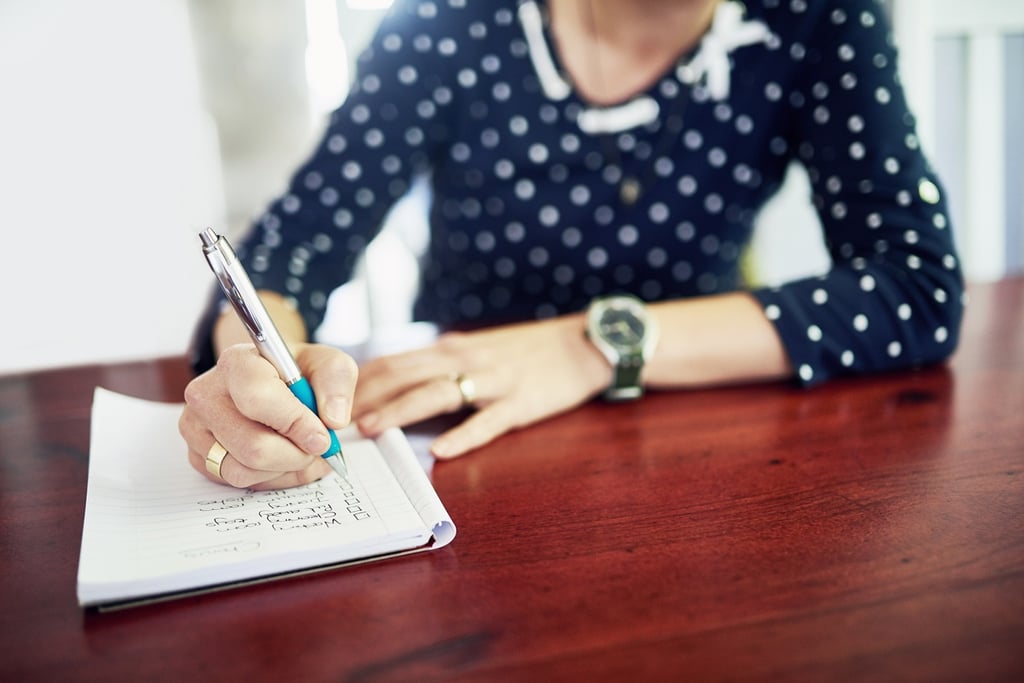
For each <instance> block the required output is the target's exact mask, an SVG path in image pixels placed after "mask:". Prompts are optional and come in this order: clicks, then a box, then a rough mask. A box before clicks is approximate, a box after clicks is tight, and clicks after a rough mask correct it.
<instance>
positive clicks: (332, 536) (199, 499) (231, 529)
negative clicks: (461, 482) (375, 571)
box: [78, 388, 455, 607]
mask: <svg viewBox="0 0 1024 683" xmlns="http://www.w3.org/2000/svg"><path fill="white" fill-rule="evenodd" d="M181 409H182V406H181V405H180V404H174V403H158V402H153V401H145V400H142V399H138V398H133V397H129V396H124V395H121V394H117V393H114V392H111V391H108V390H106V389H103V388H97V389H96V391H95V394H94V397H93V406H92V436H91V439H90V446H89V451H90V452H89V480H88V491H87V494H86V502H85V521H84V525H83V529H82V548H81V554H80V557H79V565H78V602H79V604H80V605H81V606H92V605H96V606H106V607H112V606H126V605H133V604H139V603H142V602H151V601H154V600H161V599H169V598H171V597H179V596H182V595H188V594H193V593H198V592H206V591H210V590H219V589H222V588H226V587H230V586H237V585H242V584H246V583H253V582H259V581H267V580H271V579H277V578H281V577H284V576H290V575H294V574H297V573H306V572H310V571H319V570H323V569H327V568H331V567H336V566H339V565H344V564H349V563H356V562H363V561H369V560H374V559H381V558H384V557H391V556H394V555H398V554H405V553H410V552H418V551H422V550H429V549H434V548H440V547H443V546H445V545H447V544H448V543H450V542H451V541H452V539H453V538H454V537H455V525H454V524H453V523H452V520H451V517H450V516H449V515H448V512H447V511H446V510H445V508H444V505H443V504H442V503H441V500H440V499H439V498H438V496H437V493H436V491H435V490H434V488H433V486H432V485H431V483H430V480H429V479H428V478H427V476H426V473H425V472H424V471H423V468H422V466H421V465H420V464H419V462H417V459H416V455H415V454H414V453H413V450H412V448H411V447H410V445H409V442H408V441H407V440H406V438H405V436H404V434H403V433H402V431H401V430H398V429H391V430H389V431H387V432H385V433H384V434H382V435H381V436H380V437H378V438H376V439H367V438H362V437H361V436H360V435H359V433H358V432H357V431H356V430H355V428H354V427H352V428H349V429H346V430H343V431H341V432H339V433H338V435H339V438H340V440H341V443H342V447H343V450H344V453H345V461H346V463H347V465H348V469H349V477H348V479H349V481H348V482H345V481H343V480H342V479H341V478H340V477H338V476H337V475H335V474H331V475H330V476H328V477H325V478H324V479H321V480H320V481H317V482H314V483H312V484H308V485H306V486H300V487H296V488H291V489H286V490H281V491H263V492H257V491H250V490H242V489H233V488H230V487H228V486H222V485H219V484H215V483H213V482H211V481H209V480H207V479H206V478H204V477H203V476H202V475H200V474H199V473H197V472H196V471H195V470H193V469H192V467H191V466H190V465H189V464H188V462H187V460H186V458H185V453H186V447H185V442H184V440H183V439H182V437H181V436H180V435H179V433H178V428H177V424H178V416H179V415H180V413H181Z"/></svg>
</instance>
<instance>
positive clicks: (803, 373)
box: [800, 363, 814, 382]
mask: <svg viewBox="0 0 1024 683" xmlns="http://www.w3.org/2000/svg"><path fill="white" fill-rule="evenodd" d="M813 377H814V370H812V369H811V366H810V365H807V364H806V363H805V364H803V365H801V366H800V379H802V380H803V381H805V382H810V381H811V379H812V378H813Z"/></svg>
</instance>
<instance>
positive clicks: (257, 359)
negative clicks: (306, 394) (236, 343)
mask: <svg viewBox="0 0 1024 683" xmlns="http://www.w3.org/2000/svg"><path fill="white" fill-rule="evenodd" d="M236 348H237V347H232V348H230V349H227V350H225V351H224V353H223V354H221V358H220V360H219V361H218V363H217V365H218V367H220V368H222V370H223V373H224V375H223V376H224V381H225V384H226V388H227V392H228V394H229V395H230V397H231V402H232V403H233V404H234V405H235V407H236V408H237V410H238V412H239V413H240V414H241V415H242V416H244V417H246V418H248V419H249V420H252V421H255V422H258V423H260V424H263V425H265V426H267V427H269V428H270V429H271V430H273V431H275V432H277V433H278V434H280V435H281V436H283V437H285V438H286V439H287V440H289V441H291V443H292V444H294V445H295V446H296V447H298V448H299V449H300V450H301V451H303V452H305V453H307V454H310V455H320V454H321V453H323V452H324V451H326V450H327V449H328V447H329V446H330V443H331V441H330V436H329V434H328V432H327V427H326V426H324V423H323V422H322V421H321V420H320V418H319V417H317V416H316V415H315V414H314V413H313V411H311V410H310V409H309V408H307V407H306V406H305V405H303V403H302V402H301V401H300V400H299V399H298V398H296V397H295V396H294V395H293V394H292V392H291V391H290V390H289V389H288V387H287V385H286V384H285V383H284V382H283V381H281V378H280V377H279V376H278V374H277V370H275V369H274V367H273V366H272V365H271V364H270V363H269V362H267V361H266V360H265V359H264V358H262V357H261V356H260V355H259V353H257V352H256V349H255V348H254V347H251V346H249V347H248V348H246V349H244V350H245V352H244V353H242V352H233V351H234V350H235V349H236ZM229 426H233V427H236V428H237V427H239V425H238V424H237V423H235V422H233V423H232V424H231V425H229ZM217 436H218V438H219V437H220V436H222V435H221V433H220V431H219V430H218V431H217ZM223 436H226V437H228V438H230V435H228V434H224V435H223ZM222 443H224V442H223V441H222ZM225 446H227V443H225ZM235 447H236V448H237V446H235ZM246 450H250V449H248V448H247V449H246ZM286 455H289V454H287V453H286Z"/></svg>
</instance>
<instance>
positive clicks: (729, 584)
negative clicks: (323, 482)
mask: <svg viewBox="0 0 1024 683" xmlns="http://www.w3.org/2000/svg"><path fill="white" fill-rule="evenodd" d="M970 293H971V297H972V300H971V304H970V306H969V310H968V315H967V319H966V323H965V327H964V330H963V335H962V343H961V347H960V350H959V351H958V352H957V354H956V356H955V358H954V360H953V362H952V363H951V364H950V365H949V366H948V367H945V366H944V367H934V368H930V369H924V370H920V371H917V372H907V373H901V374H893V375H888V376H883V377H876V378H872V379H862V380H843V381H837V382H835V383H832V384H830V385H827V386H824V387H821V388H816V389H812V390H800V389H797V388H793V387H791V386H788V385H779V384H776V385H765V386H755V387H742V388H731V389H721V390H713V391H701V392H693V393H673V394H660V395H651V396H649V397H647V398H645V399H644V400H643V401H641V402H639V403H636V404H630V405H617V406H610V405H603V404H601V403H594V404H592V405H588V406H586V407H584V408H582V409H580V410H577V411H575V412H573V413H571V414H568V415H564V416H561V417H558V418H556V419H553V420H550V421H548V422H546V423H544V424H541V425H538V426H536V427H534V428H531V429H527V430H523V431H520V432H517V433H514V434H511V435H509V436H507V437H505V438H502V439H500V440H499V441H497V442H496V443H494V444H492V445H490V446H488V447H486V448H484V449H483V450H482V451H480V452H479V453H476V454H474V455H471V456H469V457H465V458H462V459H460V460H456V461H453V462H447V463H439V464H438V465H437V466H436V467H435V468H434V470H433V475H432V476H433V481H434V485H435V487H436V488H437V491H438V493H439V494H440V496H441V499H442V500H443V501H444V502H445V504H446V506H447V508H448V510H449V511H450V512H451V514H452V516H453V518H454V519H455V521H456V524H457V525H458V527H459V532H458V536H457V538H456V539H455V542H454V543H453V544H452V545H451V546H449V547H447V548H445V549H442V550H440V551H437V552H434V553H428V554H425V555H419V556H415V557H410V558H402V559H396V560H389V561H385V562H382V563H378V564H373V565H367V566H360V567H354V568H348V569H341V570H337V571H332V572H328V573H324V574H318V575H312V576H306V577H301V578H294V579H289V580H286V581H283V582H277V583H272V584H268V585H262V586H255V587H249V588H242V589H237V590H234V591H230V592H225V593H220V594H215V595H207V596H202V597H197V598H190V599H186V600H182V601H178V602H172V603H164V604H159V605H153V606H149V607H143V608H138V609H135V610H128V611H123V612H117V613H111V614H98V613H95V612H92V611H84V612H83V611H82V610H80V609H79V608H78V607H77V605H76V601H75V575H76V571H77V563H78V551H79V543H80V540H81V528H82V514H83V505H84V500H85V487H86V470H87V459H88V445H89V405H90V398H91V394H92V390H93V387H94V386H96V385H98V384H99V385H103V386H106V387H108V388H111V389H114V390H117V391H121V392H125V393H131V394H134V395H138V396H143V397H147V398H154V399H167V400H177V399H178V398H179V397H180V395H181V391H182V387H183V386H184V383H185V381H186V379H187V375H186V370H185V366H184V363H183V362H182V360H181V359H163V360H157V361H153V362H146V363H126V364H120V365H110V366H92V367H80V368H69V369H61V370H56V371H45V372H31V373H25V374H17V375H13V376H7V377H2V378H0V449H2V457H0V477H2V478H0V567H2V568H0V681H40V680H53V681H58V680H59V681H67V680H104V681H111V680H113V681H120V680H138V681H142V680H146V681H158V680H168V681H193V680H196V681H200V680H253V681H255V680H275V681H281V680H286V679H294V680H304V681H305V680H311V681H320V680H335V681H337V680H353V681H361V680H408V681H420V680H444V681H449V680H460V679H476V680H487V681H500V680H545V681H548V680H573V681H577V680H578V681H590V680H627V681H633V680H645V679H658V680H755V681H756V680H784V681H792V680H809V681H835V680H856V681H885V680H922V681H991V680H1007V681H1010V680H1013V681H1022V680H1024V279H1015V280H1009V281H1004V282H1001V283H998V284H995V285H984V286H981V285H979V286H973V287H971V288H970ZM183 457H184V455H183Z"/></svg>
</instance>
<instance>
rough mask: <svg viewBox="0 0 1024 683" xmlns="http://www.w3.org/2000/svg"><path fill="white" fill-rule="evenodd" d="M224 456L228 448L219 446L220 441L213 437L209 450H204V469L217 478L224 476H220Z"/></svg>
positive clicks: (226, 455)
mask: <svg viewBox="0 0 1024 683" xmlns="http://www.w3.org/2000/svg"><path fill="white" fill-rule="evenodd" d="M226 457H228V449H226V448H224V446H221V445H220V441H217V440H216V439H214V441H213V445H212V446H210V450H208V451H207V452H206V471H207V472H209V473H210V474H212V475H213V476H215V477H217V478H218V479H223V478H224V477H222V476H220V468H221V465H223V464H224V458H226Z"/></svg>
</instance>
